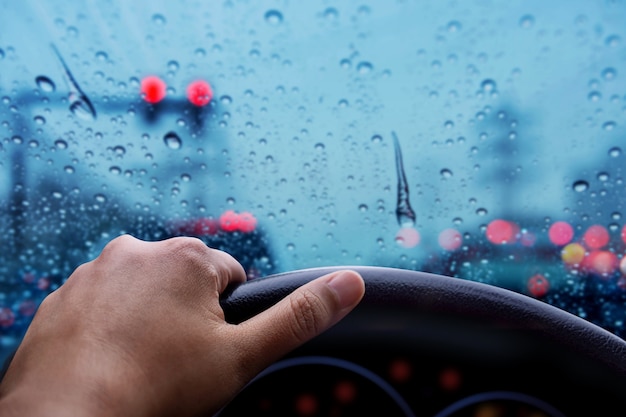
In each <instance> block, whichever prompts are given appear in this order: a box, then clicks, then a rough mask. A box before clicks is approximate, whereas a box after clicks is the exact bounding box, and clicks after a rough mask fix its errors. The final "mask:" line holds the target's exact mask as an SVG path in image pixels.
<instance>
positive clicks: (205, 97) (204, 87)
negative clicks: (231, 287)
mask: <svg viewBox="0 0 626 417" xmlns="http://www.w3.org/2000/svg"><path fill="white" fill-rule="evenodd" d="M187 98H188V99H189V101H190V102H191V103H192V104H193V105H195V106H206V105H207V104H209V102H210V101H211V99H212V98H213V90H211V86H210V85H209V83H207V82H206V81H203V80H196V81H192V82H191V83H189V85H188V86H187Z"/></svg>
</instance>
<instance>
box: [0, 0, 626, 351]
mask: <svg viewBox="0 0 626 417" xmlns="http://www.w3.org/2000/svg"><path fill="white" fill-rule="evenodd" d="M84 3H85V4H83V2H74V1H69V0H68V1H62V0H58V1H52V2H47V3H44V2H38V1H21V2H16V1H3V2H1V3H0V4H1V5H2V6H1V10H0V12H1V14H2V16H4V19H2V24H1V25H0V139H1V142H0V154H1V155H2V158H1V159H0V170H1V171H0V172H1V173H2V176H1V177H0V230H1V232H2V240H1V241H0V242H1V243H0V245H1V251H0V258H1V262H0V334H1V335H2V338H1V339H0V342H1V345H2V347H1V348H2V349H3V351H4V352H9V351H11V350H12V349H14V347H15V346H16V344H17V343H18V342H19V340H20V338H21V336H22V335H23V332H24V331H25V329H26V326H27V325H28V323H29V322H30V320H31V318H32V316H33V314H34V312H35V311H36V308H37V306H38V305H39V303H40V302H41V301H42V300H43V298H44V297H45V296H46V295H47V294H48V293H50V292H51V291H54V290H55V289H56V288H58V286H59V285H61V284H62V283H63V281H64V280H65V279H66V278H67V277H68V276H69V274H70V273H71V272H72V270H73V269H74V268H76V266H78V265H79V264H81V263H83V262H86V261H88V260H90V259H93V258H94V257H95V256H97V255H98V253H99V251H100V250H101V249H102V247H103V245H104V244H106V242H107V241H108V240H110V239H111V238H113V237H115V236H118V235H120V234H121V233H130V234H133V235H135V236H137V237H140V238H143V239H149V240H157V239H163V238H167V237H170V236H180V235H188V236H197V237H199V238H201V239H203V240H204V241H205V242H206V243H207V244H208V245H210V246H212V247H216V248H219V249H223V250H225V251H228V252H230V253H231V254H233V255H234V256H235V257H236V258H237V259H238V260H239V261H240V262H241V263H242V265H243V266H244V267H245V269H246V271H247V274H248V278H249V279H258V278H260V277H264V276H267V275H270V274H273V273H276V272H282V271H288V270H293V269H301V268H309V267H317V266H327V265H375V266H388V267H396V268H404V269H411V270H420V271H427V272H435V273H439V274H443V275H448V276H453V277H458V278H460V279H468V280H474V281H480V282H485V283H488V284H492V285H496V286H499V287H503V288H507V289H511V290H513V291H516V292H519V293H522V294H526V295H528V296H531V297H535V298H538V299H540V300H543V301H545V302H547V303H550V304H553V305H555V306H558V307H560V308H562V309H564V310H567V311H569V312H571V313H573V314H575V315H577V316H580V317H583V318H585V319H587V320H589V321H591V322H594V323H596V324H598V325H600V326H602V327H604V328H605V329H607V330H609V331H611V332H613V333H615V334H617V335H619V336H623V335H624V334H625V333H624V318H625V315H626V313H625V308H624V306H625V301H626V292H625V291H626V260H624V261H623V259H624V258H623V254H624V251H625V249H626V243H625V242H626V229H625V228H624V225H625V224H626V219H625V218H624V210H625V208H624V204H626V199H625V198H624V196H623V189H624V178H623V176H624V173H623V168H622V167H623V166H624V158H625V157H626V156H625V155H624V145H623V142H624V140H625V136H624V116H625V115H626V27H625V26H624V22H626V4H625V3H624V2H622V1H609V0H603V1H595V2H589V1H571V0H570V1H552V2H545V1H509V2H506V3H505V2H495V1H486V0H476V1H471V2H470V1H467V2H465V1H464V2H458V1H430V2H424V1H411V0H394V1H387V0H358V1H351V0H346V1H325V0H322V1H307V2H295V1H293V2H290V1H270V0H266V1H254V2H252V1H247V0H225V1H221V2H194V1H184V2H147V1H145V2H144V1H141V2H139V1H137V2H134V1H133V2H129V1H107V2H84Z"/></svg>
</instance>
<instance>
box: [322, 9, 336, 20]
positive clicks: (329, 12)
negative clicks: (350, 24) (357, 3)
mask: <svg viewBox="0 0 626 417" xmlns="http://www.w3.org/2000/svg"><path fill="white" fill-rule="evenodd" d="M338 16H339V12H338V11H337V9H335V8H334V7H329V8H327V9H326V10H324V18H325V19H328V20H334V19H337V17H338Z"/></svg>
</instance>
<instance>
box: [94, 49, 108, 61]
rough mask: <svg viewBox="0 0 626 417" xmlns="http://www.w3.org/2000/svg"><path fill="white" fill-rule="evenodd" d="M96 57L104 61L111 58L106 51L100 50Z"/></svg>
mask: <svg viewBox="0 0 626 417" xmlns="http://www.w3.org/2000/svg"><path fill="white" fill-rule="evenodd" d="M96 59H97V60H98V61H103V62H104V61H106V60H108V59H109V56H108V55H107V53H106V52H104V51H98V52H96Z"/></svg>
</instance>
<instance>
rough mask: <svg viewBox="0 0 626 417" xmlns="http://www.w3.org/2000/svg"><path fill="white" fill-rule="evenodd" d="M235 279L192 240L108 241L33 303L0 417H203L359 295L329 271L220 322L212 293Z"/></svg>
mask: <svg viewBox="0 0 626 417" xmlns="http://www.w3.org/2000/svg"><path fill="white" fill-rule="evenodd" d="M243 281H245V274H244V271H243V268H242V267H241V265H239V263H238V262H237V261H236V260H235V259H234V258H232V257H231V256H230V255H228V254H227V253H225V252H222V251H218V250H214V249H210V248H208V247H207V246H206V245H205V244H204V243H203V242H202V241H200V240H199V239H195V238H184V237H183V238H172V239H168V240H164V241H159V242H145V241H141V240H138V239H135V238H133V237H131V236H128V235H125V236H121V237H119V238H116V239H114V240H112V241H111V242H110V243H109V244H108V245H107V246H106V247H105V248H104V250H103V251H102V253H101V254H100V256H98V257H97V258H96V259H95V260H93V261H91V262H88V263H86V264H83V265H81V266H79V267H78V268H77V269H76V270H75V271H74V273H73V274H72V275H71V276H70V278H69V279H68V280H67V282H66V283H65V284H63V285H62V286H61V287H60V288H59V289H58V290H56V291H55V292H53V293H52V294H50V295H49V296H48V297H47V298H46V299H45V300H44V301H43V302H42V304H41V306H40V307H39V310H38V312H37V313H36V315H35V317H34V318H33V321H32V323H31V325H30V327H29V329H28V330H27V332H26V334H25V336H24V339H23V341H22V343H21V345H20V347H19V348H18V350H17V351H16V354H15V356H14V358H13V360H12V362H11V365H10V367H9V369H8V370H7V373H6V375H5V377H4V379H3V381H2V384H0V415H2V416H6V417H8V416H18V415H19V416H25V415H28V416H30V417H36V416H44V415H45V416H55V417H65V416H92V417H97V416H116V417H117V416H133V417H141V416H174V415H175V416H195V415H198V414H200V413H214V412H216V411H217V410H219V409H220V408H221V407H222V406H223V405H224V404H226V403H227V402H228V401H229V400H230V399H231V398H232V397H233V396H234V395H236V393H237V392H238V391H239V390H240V389H241V388H243V386H244V385H245V384H246V383H247V382H248V381H249V380H251V379H252V378H253V377H254V376H255V375H256V374H257V373H259V372H260V371H261V370H262V369H264V368H265V367H267V366H268V365H269V364H271V363H272V362H274V361H275V360H277V359H279V358H280V357H281V356H283V355H284V354H286V353H288V352H289V351H290V350H292V349H294V348H295V347H297V346H298V345H300V344H302V343H304V342H305V341H307V340H309V339H311V338H312V337H314V336H316V335H317V334H319V333H321V332H323V331H324V330H326V329H328V328H329V327H330V326H332V325H333V324H335V323H336V322H337V321H339V320H340V319H341V318H343V317H344V316H345V315H346V314H348V313H349V312H350V311H351V310H352V309H353V308H354V307H355V306H356V305H357V304H358V302H359V301H360V300H361V298H362V296H363V294H364V291H365V287H364V283H363V280H362V278H361V277H360V276H359V275H358V273H356V272H353V271H339V272H334V273H332V274H329V275H326V276H324V277H320V278H318V279H316V280H314V281H311V282H309V283H307V284H305V285H303V286H302V287H300V288H298V289H297V290H295V291H294V292H293V293H292V294H290V295H288V296H287V297H285V298H284V299H283V300H281V301H280V302H279V303H277V304H276V305H274V306H273V307H271V308H269V309H268V310H266V311H264V312H262V313H260V314H259V315H257V316H255V317H252V318H250V319H249V320H247V321H245V322H243V323H241V324H238V325H234V324H229V323H227V322H225V320H224V313H223V311H222V309H221V307H220V304H219V296H220V294H221V293H222V292H223V291H224V290H225V289H226V287H227V286H228V285H229V284H233V283H240V282H243Z"/></svg>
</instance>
